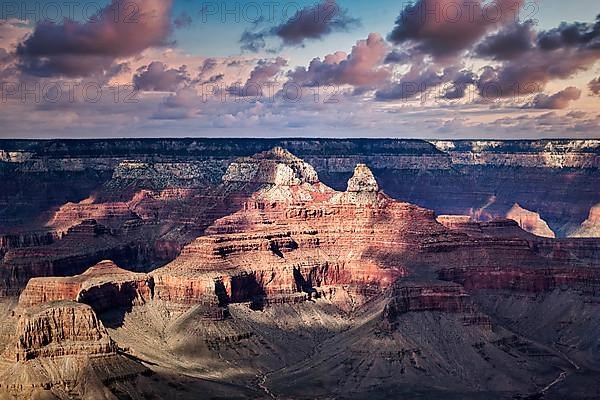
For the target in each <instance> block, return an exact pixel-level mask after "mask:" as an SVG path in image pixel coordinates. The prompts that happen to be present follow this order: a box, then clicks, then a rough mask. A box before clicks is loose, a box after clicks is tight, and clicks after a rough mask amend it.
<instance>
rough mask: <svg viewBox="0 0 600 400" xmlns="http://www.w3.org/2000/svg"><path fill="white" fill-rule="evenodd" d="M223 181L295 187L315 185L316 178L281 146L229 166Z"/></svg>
mask: <svg viewBox="0 0 600 400" xmlns="http://www.w3.org/2000/svg"><path fill="white" fill-rule="evenodd" d="M223 182H228V183H232V182H241V183H257V184H271V185H279V186H296V185H301V184H303V183H318V182H319V177H318V175H317V172H316V171H315V169H314V168H313V167H312V166H311V165H310V164H308V163H306V162H304V161H303V160H301V159H300V158H298V157H296V156H295V155H293V154H292V153H290V152H289V151H287V150H285V149H283V148H281V147H275V148H273V149H271V150H268V151H264V152H262V153H258V154H255V155H253V156H252V157H242V158H239V159H238V160H237V161H235V162H233V163H231V164H230V165H229V167H228V168H227V172H226V173H225V175H224V176H223Z"/></svg>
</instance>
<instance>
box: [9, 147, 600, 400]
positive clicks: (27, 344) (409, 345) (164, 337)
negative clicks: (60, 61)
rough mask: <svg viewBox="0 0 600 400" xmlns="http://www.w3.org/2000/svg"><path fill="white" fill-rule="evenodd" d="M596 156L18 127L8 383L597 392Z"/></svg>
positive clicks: (104, 388) (484, 395) (183, 391)
mask: <svg viewBox="0 0 600 400" xmlns="http://www.w3.org/2000/svg"><path fill="white" fill-rule="evenodd" d="M598 168H600V141H592V140H588V141H578V140H573V141H566V140H564V141H537V142H535V141H531V142H527V141H523V142H517V141H515V142H510V141H507V142H497V141H455V142H452V141H432V142H425V141H418V140H407V141H402V140H350V139H348V140H308V139H307V140H302V139H285V140H249V139H248V140H245V139H239V140H233V139H232V140H225V139H223V140H219V139H205V140H194V139H181V140H167V139H162V140H161V139H159V140H146V139H141V140H90V141H0V175H1V176H2V178H3V179H2V181H1V182H0V187H1V188H2V191H0V318H1V319H2V322H3V324H2V326H1V327H0V339H1V340H0V377H1V378H0V399H4V398H7V399H9V398H10V399H12V398H19V399H20V398H23V399H28V398H43V399H46V398H48V399H79V398H83V399H121V398H123V399H126V398H133V399H138V398H139V399H143V398H175V397H176V398H181V399H188V398H189V399H195V398H198V396H199V395H200V394H202V396H206V398H215V399H217V398H232V399H233V398H238V399H242V398H255V399H262V398H280V399H290V398H292V399H328V398H336V399H350V398H353V399H355V398H358V399H360V398H365V399H367V398H368V399H376V398H391V397H393V398H398V397H402V398H422V399H438V398H448V399H518V398H520V399H526V398H529V399H559V398H562V399H564V398H572V399H587V398H594V397H598V396H600V384H598V380H597V376H598V375H597V374H598V371H600V352H599V351H598V346H597V332H598V329H600V317H599V315H600V313H598V311H599V310H600V238H598V235H597V229H596V225H597V223H598V206H597V204H600V198H598V197H599V196H600V193H598V191H597V189H595V188H597V187H600V186H597V185H598V184H600V174H599V173H598ZM595 185H596V186H595Z"/></svg>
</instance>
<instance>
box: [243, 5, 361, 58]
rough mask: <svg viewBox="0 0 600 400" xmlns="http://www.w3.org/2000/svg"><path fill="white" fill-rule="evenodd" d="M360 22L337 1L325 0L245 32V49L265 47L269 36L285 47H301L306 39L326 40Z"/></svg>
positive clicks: (254, 49) (255, 49) (256, 49)
mask: <svg viewBox="0 0 600 400" xmlns="http://www.w3.org/2000/svg"><path fill="white" fill-rule="evenodd" d="M358 25H359V20H358V19H356V18H352V17H350V16H349V14H348V11H347V10H345V9H342V8H340V7H339V5H338V4H337V3H336V0H322V1H321V2H319V3H317V4H314V5H311V6H306V7H304V8H302V9H300V10H298V11H297V12H296V13H295V14H294V15H293V16H292V17H291V18H289V19H288V20H287V21H285V22H283V23H281V24H280V25H277V26H274V27H271V28H267V29H263V30H262V31H258V32H253V31H250V30H246V31H244V33H243V34H242V37H241V39H240V43H241V44H242V46H241V47H242V49H243V50H247V51H252V52H258V51H260V50H262V49H264V48H265V47H266V39H267V38H269V37H278V38H279V39H281V41H282V45H283V46H300V45H302V44H304V42H305V41H306V40H316V39H323V38H324V37H325V36H327V35H329V34H331V33H333V32H339V31H347V30H349V29H350V28H353V27H355V26H358Z"/></svg>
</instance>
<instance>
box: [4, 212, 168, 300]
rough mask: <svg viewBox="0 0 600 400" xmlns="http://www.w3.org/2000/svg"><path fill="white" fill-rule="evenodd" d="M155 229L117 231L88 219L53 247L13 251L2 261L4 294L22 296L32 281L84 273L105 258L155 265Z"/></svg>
mask: <svg viewBox="0 0 600 400" xmlns="http://www.w3.org/2000/svg"><path fill="white" fill-rule="evenodd" d="M152 229H153V228H152V226H150V227H147V226H143V225H142V226H129V227H128V226H127V225H126V226H125V227H124V228H123V229H122V230H119V231H113V230H111V229H109V228H107V227H105V226H104V225H101V224H98V223H97V222H96V221H94V220H86V221H84V222H82V223H81V224H79V225H76V226H74V227H72V228H70V229H69V230H68V231H67V233H66V234H65V235H64V236H63V237H62V239H61V240H57V241H56V242H54V243H52V244H51V245H47V246H39V247H25V248H19V249H13V250H10V251H9V252H8V253H6V255H5V257H4V259H2V260H0V295H2V296H6V295H18V294H19V293H20V292H21V290H22V289H23V288H24V287H25V286H26V284H27V282H28V281H29V279H30V278H34V277H44V276H70V275H77V274H81V273H83V272H84V271H85V270H86V269H87V268H88V267H89V266H90V265H94V264H96V263H98V262H99V261H101V260H104V259H112V260H115V261H116V262H117V263H119V264H120V265H125V266H128V267H134V268H135V267H136V266H137V265H139V264H146V265H152V263H153V262H155V261H154V260H156V259H157V258H158V257H157V256H156V253H155V247H154V242H153V235H154V234H153V232H152Z"/></svg>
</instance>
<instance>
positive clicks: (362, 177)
mask: <svg viewBox="0 0 600 400" xmlns="http://www.w3.org/2000/svg"><path fill="white" fill-rule="evenodd" d="M347 191H348V192H355V193H356V192H378V191H379V185H378V184H377V181H376V180H375V176H373V172H371V170H370V169H369V167H367V166H366V165H365V164H357V165H356V167H355V168H354V175H352V178H350V180H349V181H348V189H347Z"/></svg>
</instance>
